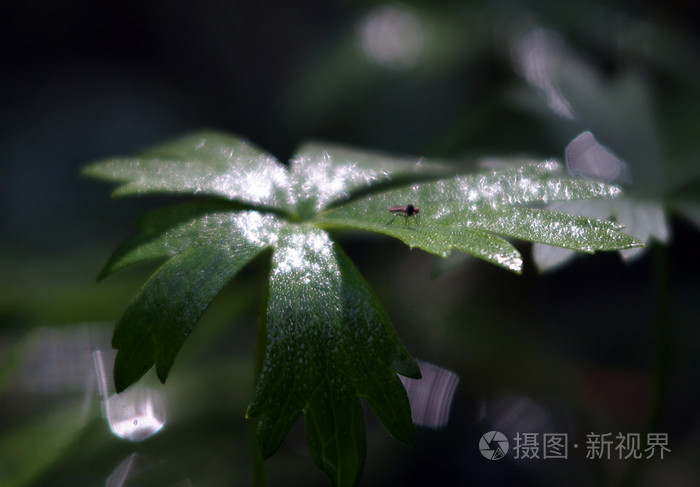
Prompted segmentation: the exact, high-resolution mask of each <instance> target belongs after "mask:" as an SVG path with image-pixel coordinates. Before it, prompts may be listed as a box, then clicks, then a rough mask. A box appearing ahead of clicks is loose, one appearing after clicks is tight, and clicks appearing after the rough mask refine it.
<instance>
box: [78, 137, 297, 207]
mask: <svg viewBox="0 0 700 487" xmlns="http://www.w3.org/2000/svg"><path fill="white" fill-rule="evenodd" d="M84 173H85V174H87V175H89V176H93V177H97V178H101V179H106V180H110V181H118V182H120V183H122V184H121V185H120V186H119V187H118V188H117V189H116V190H115V192H114V194H115V195H116V196H133V195H142V194H152V193H181V194H182V193H184V194H201V195H208V196H217V197H221V198H226V199H230V200H236V201H242V202H244V203H247V204H252V205H260V206H265V207H268V208H279V209H287V208H288V202H289V191H290V188H289V181H288V174H287V170H286V168H285V167H284V166H283V165H282V164H280V163H279V162H278V161H277V160H276V159H275V158H274V157H273V156H271V155H270V154H268V153H266V152H264V151H262V150H260V149H258V148H257V147H255V146H254V145H252V144H251V143H249V142H247V141H245V140H243V139H241V138H238V137H234V136H229V135H224V134H218V133H212V132H206V133H200V134H193V135H190V136H187V137H184V138H182V139H178V140H176V141H174V142H170V143H167V144H164V145H161V146H159V147H156V148H154V149H151V150H149V151H147V152H146V153H144V154H142V155H141V156H140V157H139V158H115V159H110V160H105V161H102V162H97V163H95V164H92V165H90V166H88V167H86V168H85V170H84Z"/></svg>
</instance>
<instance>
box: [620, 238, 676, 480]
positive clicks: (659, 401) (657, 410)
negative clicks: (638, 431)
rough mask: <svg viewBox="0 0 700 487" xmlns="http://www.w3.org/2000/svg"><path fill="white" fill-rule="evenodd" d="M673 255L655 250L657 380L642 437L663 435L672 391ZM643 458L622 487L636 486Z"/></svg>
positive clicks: (657, 247) (660, 247)
mask: <svg viewBox="0 0 700 487" xmlns="http://www.w3.org/2000/svg"><path fill="white" fill-rule="evenodd" d="M669 254H670V252H669V250H668V248H667V247H666V246H664V245H655V246H654V247H653V249H652V258H653V266H654V267H653V270H654V294H655V299H654V303H655V307H656V312H655V313H654V334H655V336H654V338H655V345H656V356H655V359H654V377H653V386H652V387H653V389H652V397H651V404H650V406H649V412H648V414H647V420H646V424H645V425H644V432H643V434H642V438H646V437H647V434H648V433H656V432H660V430H661V426H662V425H663V419H664V415H665V413H666V407H667V405H668V398H669V393H670V389H671V349H672V348H673V347H672V345H673V344H672V323H671V322H672V306H671V304H672V296H671V282H672V281H671V270H670V263H669V260H670V256H669ZM642 461H643V460H642V459H640V460H632V461H631V463H630V464H629V467H628V468H627V471H626V472H625V474H624V475H623V476H622V479H621V482H620V485H621V486H622V487H631V486H633V485H635V484H636V480H637V477H638V476H639V469H640V467H641V466H642Z"/></svg>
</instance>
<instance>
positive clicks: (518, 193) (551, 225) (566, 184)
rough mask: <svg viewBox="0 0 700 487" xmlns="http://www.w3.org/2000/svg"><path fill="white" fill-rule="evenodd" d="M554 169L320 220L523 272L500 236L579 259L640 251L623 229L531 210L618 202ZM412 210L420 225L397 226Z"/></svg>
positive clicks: (478, 178) (535, 168) (393, 196)
mask: <svg viewBox="0 0 700 487" xmlns="http://www.w3.org/2000/svg"><path fill="white" fill-rule="evenodd" d="M559 173H560V168H559V165H558V164H556V163H554V162H545V163H535V164H529V165H525V166H522V167H518V168H508V169H502V170H495V171H489V172H485V173H481V174H474V175H460V176H455V177H451V178H446V179H442V180H439V181H433V182H425V183H417V184H413V185H411V186H405V187H402V188H397V189H394V190H390V191H386V192H382V193H378V194H373V195H370V196H367V197H365V198H362V199H359V200H356V201H352V202H349V203H348V204H345V205H342V206H340V207H338V208H335V209H332V210H329V211H326V212H324V213H322V214H321V215H319V217H318V218H317V221H318V223H319V224H320V225H323V226H329V227H334V226H339V227H352V228H358V229H363V230H370V231H375V232H379V233H384V234H387V235H391V236H394V237H397V238H399V239H401V240H403V241H404V242H405V243H407V244H408V245H409V246H411V247H419V248H422V249H424V250H426V251H428V252H431V253H434V254H436V255H439V256H441V257H446V256H447V255H449V253H450V251H451V250H453V249H456V250H461V251H464V252H467V253H470V254H473V255H475V256H476V257H479V258H481V259H484V260H486V261H488V262H491V263H493V264H496V265H499V266H501V267H504V268H506V269H510V270H512V271H515V272H519V271H520V270H521V268H522V258H521V257H520V254H519V253H518V252H517V250H516V249H515V248H514V247H513V246H512V245H511V244H509V243H508V242H507V241H506V240H504V239H502V238H501V237H499V235H500V236H504V237H513V238H519V239H523V240H528V241H532V242H541V243H547V244H549V245H556V246H560V247H566V248H570V249H574V250H578V251H584V252H593V251H595V250H613V249H620V248H630V247H636V246H639V245H641V243H640V242H638V241H636V240H635V239H634V238H632V237H630V236H628V235H625V234H624V233H621V232H619V230H620V228H621V227H620V226H619V225H615V224H613V223H610V222H605V221H600V220H596V219H592V218H586V217H579V216H571V215H564V214H561V213H557V212H553V211H548V210H544V209H541V208H536V207H531V206H530V205H532V204H537V203H545V202H550V201H560V200H572V199H587V198H600V197H614V196H616V195H617V194H618V193H619V189H618V188H617V187H616V186H610V185H606V184H603V183H599V182H595V181H589V180H581V179H569V178H562V177H561V175H560V174H559ZM408 204H413V205H415V206H417V207H418V208H420V213H419V214H418V215H416V216H413V217H410V218H411V219H413V220H415V222H409V221H408V219H407V220H406V222H403V221H402V220H401V219H399V220H398V221H397V220H393V222H392V218H393V217H392V216H391V215H390V214H389V213H388V212H387V208H389V207H392V206H403V205H408Z"/></svg>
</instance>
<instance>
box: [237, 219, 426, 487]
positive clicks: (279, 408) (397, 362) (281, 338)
mask: <svg viewBox="0 0 700 487" xmlns="http://www.w3.org/2000/svg"><path fill="white" fill-rule="evenodd" d="M397 372H399V373H401V374H404V375H407V376H410V377H419V376H420V371H419V369H418V366H417V365H416V364H415V362H414V361H413V359H412V358H411V357H410V356H409V355H408V353H407V352H406V350H405V349H404V348H403V346H402V345H401V343H400V341H399V340H398V338H397V337H396V335H395V333H394V331H393V329H392V328H391V325H390V323H389V321H388V319H387V317H386V315H385V314H384V312H383V310H382V308H381V306H380V305H379V303H378V302H377V300H376V298H375V297H374V296H373V294H372V293H371V291H370V290H369V287H368V286H367V284H366V283H365V282H364V280H363V279H362V277H361V276H360V275H359V272H358V271H357V269H355V267H354V266H353V265H352V263H351V262H350V260H349V259H348V258H347V257H346V256H345V255H344V254H343V253H342V251H340V250H339V249H338V248H335V247H334V245H333V244H332V242H331V241H330V239H329V237H328V235H327V234H326V233H325V232H324V231H322V230H319V229H317V228H314V227H312V226H303V225H297V226H291V225H290V226H288V227H286V228H285V229H284V230H283V231H282V233H281V235H280V239H279V241H278V243H277V246H276V249H275V252H274V254H273V268H272V274H271V278H270V293H269V299H268V310H267V346H266V354H265V360H264V363H263V368H262V372H261V374H260V378H259V382H258V385H257V388H256V392H255V397H254V398H253V401H252V403H251V405H250V407H249V408H248V416H249V417H255V416H260V421H259V428H258V437H259V445H260V448H261V451H262V453H263V455H264V456H265V457H269V456H270V455H272V454H273V453H274V452H275V451H276V450H277V448H278V447H279V446H280V444H281V443H282V441H283V440H284V438H285V437H286V435H287V432H288V431H289V429H290V428H291V426H292V424H293V423H294V421H295V420H296V418H297V417H298V416H299V414H300V413H301V412H302V411H304V413H305V415H306V429H307V436H308V438H309V446H310V448H311V453H312V456H313V458H314V461H315V463H316V464H317V466H318V467H319V468H320V469H323V470H324V471H325V472H327V473H328V475H329V476H330V477H331V479H332V480H333V482H334V484H335V485H355V483H356V482H357V480H358V479H359V475H360V473H361V471H362V466H363V464H364V458H365V449H366V444H365V424H364V418H363V414H362V408H361V406H360V400H359V398H360V397H363V398H365V399H366V400H367V402H368V403H369V405H370V406H371V407H372V409H373V410H374V412H375V413H376V414H377V416H378V417H379V419H380V420H381V421H382V423H383V424H384V425H385V426H386V427H387V429H388V430H389V432H390V433H391V434H392V435H394V436H395V437H396V438H397V439H398V440H399V441H401V442H403V443H411V442H412V440H413V423H412V419H411V411H410V407H409V404H408V399H407V397H406V392H405V390H404V388H403V386H402V385H401V381H400V380H399V378H398V376H397V375H396V373H397Z"/></svg>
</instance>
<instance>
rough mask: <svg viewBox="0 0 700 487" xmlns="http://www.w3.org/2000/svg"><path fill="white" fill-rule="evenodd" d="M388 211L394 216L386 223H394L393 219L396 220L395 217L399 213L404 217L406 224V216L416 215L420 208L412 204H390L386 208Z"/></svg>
mask: <svg viewBox="0 0 700 487" xmlns="http://www.w3.org/2000/svg"><path fill="white" fill-rule="evenodd" d="M388 211H389V213H393V214H394V218H392V219H391V221H390V222H389V223H387V225H391V224H392V223H394V220H396V217H397V216H399V215H401V216H402V217H404V218H405V219H406V225H408V218H409V217H411V216H415V215H417V214H418V212H420V208H418V207H417V206H413V205H406V206H390V207H389V208H388Z"/></svg>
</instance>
